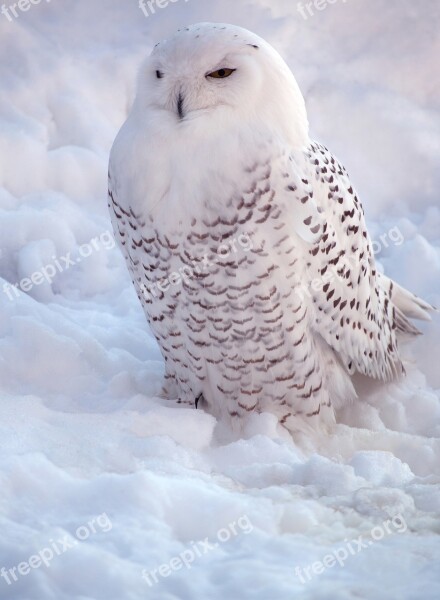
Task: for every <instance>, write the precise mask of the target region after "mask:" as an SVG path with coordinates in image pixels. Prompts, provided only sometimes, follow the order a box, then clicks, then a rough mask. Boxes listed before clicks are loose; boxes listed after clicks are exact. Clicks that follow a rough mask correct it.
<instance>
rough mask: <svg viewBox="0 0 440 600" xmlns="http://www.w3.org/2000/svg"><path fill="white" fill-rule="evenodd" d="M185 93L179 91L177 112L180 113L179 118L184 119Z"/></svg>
mask: <svg viewBox="0 0 440 600" xmlns="http://www.w3.org/2000/svg"><path fill="white" fill-rule="evenodd" d="M183 101H184V98H183V95H182V92H179V96H178V98H177V114H178V115H179V119H180V120H182V119H183V118H184V116H185V113H184V112H183Z"/></svg>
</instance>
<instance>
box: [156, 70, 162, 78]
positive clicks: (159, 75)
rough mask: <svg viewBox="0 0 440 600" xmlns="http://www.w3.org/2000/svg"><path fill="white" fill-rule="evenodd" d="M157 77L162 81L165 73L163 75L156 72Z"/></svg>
mask: <svg viewBox="0 0 440 600" xmlns="http://www.w3.org/2000/svg"><path fill="white" fill-rule="evenodd" d="M156 77H157V78H158V79H162V77H163V73H162V72H161V71H156Z"/></svg>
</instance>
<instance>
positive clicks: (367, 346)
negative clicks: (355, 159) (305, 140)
mask: <svg viewBox="0 0 440 600" xmlns="http://www.w3.org/2000/svg"><path fill="white" fill-rule="evenodd" d="M293 161H294V164H296V165H297V166H298V165H300V173H301V176H300V180H298V181H297V184H296V185H297V187H298V192H299V195H298V194H297V198H296V201H297V205H298V203H301V202H302V203H303V205H305V206H308V207H309V209H310V213H311V215H310V216H309V217H306V220H305V223H306V224H307V223H309V222H310V221H312V222H316V223H319V231H318V234H319V239H317V240H315V241H311V242H310V241H309V242H307V240H306V239H305V237H304V235H302V232H301V231H300V230H298V231H297V233H298V235H299V236H300V237H301V238H302V241H303V243H304V246H305V252H306V256H307V260H306V265H307V270H306V273H307V279H308V281H307V288H308V289H307V290H306V293H307V295H308V298H307V300H308V302H309V303H310V304H311V305H312V307H313V308H312V314H313V323H312V326H313V327H314V329H315V331H316V333H317V334H319V335H320V336H321V337H322V338H323V339H324V340H325V341H326V342H327V344H329V345H330V346H331V347H332V348H333V350H335V351H336V352H337V353H338V355H339V357H340V358H341V361H342V363H343V364H344V365H345V367H346V369H347V371H348V372H349V373H354V372H356V371H357V372H360V373H363V374H364V375H368V376H370V377H374V378H377V379H381V380H390V379H392V378H394V377H395V376H396V375H397V374H399V373H401V372H402V370H403V366H402V362H401V359H400V357H399V352H398V346H397V332H399V331H400V332H405V333H410V334H416V333H418V331H417V329H416V328H415V327H414V326H413V325H412V324H411V323H410V322H409V321H408V319H407V318H406V316H405V314H404V313H403V312H402V310H401V309H400V308H399V304H401V303H399V302H397V303H394V302H393V285H394V284H393V282H391V280H389V279H387V278H386V277H384V276H382V275H381V274H380V273H378V272H377V269H376V265H375V259H374V253H373V248H372V243H371V240H370V238H369V235H368V232H367V228H366V224H365V219H364V212H363V209H362V205H361V203H360V201H359V199H358V197H357V195H356V192H355V190H354V188H353V186H352V185H351V183H350V179H349V176H348V173H347V171H346V170H345V169H344V167H343V166H342V165H341V164H340V163H339V162H338V161H337V160H336V159H335V158H334V157H333V156H332V154H331V153H330V152H329V151H328V150H327V148H325V147H324V146H321V145H320V144H318V143H312V144H311V145H310V146H309V147H308V148H307V150H306V151H305V153H304V154H303V155H302V157H299V156H298V154H296V155H294V156H293ZM301 226H302V224H301ZM317 226H318V225H316V226H315V231H316V228H317ZM398 289H399V290H400V292H403V293H405V294H406V300H407V301H408V302H409V303H410V304H411V305H414V303H415V302H417V299H416V298H415V297H414V296H412V294H410V293H409V292H406V291H405V290H402V288H398ZM400 292H399V293H400ZM422 304H424V303H422ZM419 307H420V303H419ZM427 307H428V305H426V304H425V305H424V306H423V308H422V310H421V313H423V312H424V310H423V309H425V310H426V308H427ZM407 314H408V315H410V313H409V312H407Z"/></svg>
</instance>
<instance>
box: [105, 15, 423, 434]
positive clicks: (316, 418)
mask: <svg viewBox="0 0 440 600" xmlns="http://www.w3.org/2000/svg"><path fill="white" fill-rule="evenodd" d="M109 207H110V213H111V217H112V222H113V226H114V231H115V234H116V238H117V240H118V242H119V244H120V246H121V248H122V251H123V253H124V256H125V259H126V262H127V265H128V268H129V270H130V274H131V277H132V280H133V283H134V285H135V288H136V291H137V294H138V296H139V299H140V301H141V303H142V305H143V308H144V310H145V314H146V316H147V319H148V321H149V324H150V326H151V329H152V331H153V333H154V335H155V337H156V339H157V342H158V344H159V346H160V349H161V351H162V354H163V357H164V360H165V370H166V375H165V384H164V394H166V395H167V397H169V398H175V399H178V401H179V402H181V403H186V404H189V405H193V406H195V407H197V406H202V407H203V408H204V409H205V410H207V411H208V412H210V413H211V414H213V415H214V416H215V417H217V418H218V419H220V420H222V421H223V422H226V423H228V424H230V425H231V427H232V428H234V429H236V428H238V429H239V428H240V425H241V424H243V422H244V421H243V419H244V418H245V417H246V416H248V415H249V414H250V413H253V412H257V413H262V412H270V413H272V414H274V415H276V417H277V418H278V421H279V423H281V424H282V425H284V426H285V427H286V428H287V429H288V430H290V431H292V432H295V431H299V430H303V427H306V429H309V426H310V425H311V426H312V427H314V428H316V427H317V426H321V425H326V424H330V423H332V422H333V421H334V418H335V417H334V409H335V408H338V407H340V406H342V405H343V404H344V403H346V402H349V401H351V400H353V399H354V398H355V397H356V392H355V389H354V385H353V381H352V376H353V375H354V374H355V373H360V374H363V375H365V376H368V377H372V378H375V379H379V380H383V381H387V380H390V379H393V378H395V377H397V376H399V375H400V374H402V372H403V365H402V359H401V356H400V355H399V340H400V338H401V336H403V335H404V334H409V335H415V334H416V333H418V331H417V329H416V328H415V327H414V326H413V325H412V324H411V323H410V321H409V320H408V317H414V318H420V319H429V315H428V312H429V310H431V307H430V306H429V305H428V304H426V303H425V302H423V301H422V300H420V299H418V298H416V297H415V296H413V295H412V294H411V293H410V292H407V291H406V290H404V289H403V288H401V287H399V286H398V285H397V284H396V283H394V282H393V281H391V280H390V279H388V278H387V277H385V276H384V275H382V274H380V273H379V272H378V271H377V269H376V266H375V261H374V256H373V251H372V243H371V240H370V237H369V235H368V233H367V230H366V226H365V220H364V213H363V209H362V206H361V203H360V201H359V199H358V196H357V194H356V191H355V190H354V187H353V185H352V183H351V182H350V179H349V177H348V174H347V171H346V170H345V169H344V167H343V166H342V165H341V164H340V163H339V162H338V160H337V159H336V158H335V157H334V156H333V155H332V154H331V153H330V152H329V151H328V150H327V148H325V147H324V146H323V145H321V144H319V143H317V142H314V141H311V140H310V138H309V134H308V121H307V114H306V109H305V103H304V100H303V97H302V95H301V92H300V90H299V87H298V85H297V83H296V80H295V78H294V76H293V75H292V73H291V71H290V69H289V68H288V66H287V65H286V63H285V62H284V61H283V59H282V58H281V56H280V55H279V54H278V53H277V52H276V51H275V50H274V49H273V48H272V47H271V46H270V45H269V44H268V43H267V42H265V41H264V40H262V39H261V38H259V37H258V36H256V35H255V34H253V33H251V32H249V31H247V30H245V29H242V28H239V27H236V26H232V25H223V24H212V23H202V24H197V25H193V26H191V27H188V28H185V29H182V30H179V31H178V32H177V33H176V34H175V35H174V36H173V37H171V38H170V39H167V40H165V41H163V42H161V43H159V44H157V45H156V46H155V48H154V50H153V52H152V54H151V56H150V57H149V58H148V59H147V60H146V62H145V64H144V65H143V67H142V68H141V71H140V74H139V83H138V92H137V96H136V100H135V102H134V106H133V108H132V111H131V113H130V115H129V117H128V119H127V121H126V122H125V124H124V125H123V127H122V129H121V131H120V132H119V134H118V136H117V138H116V141H115V143H114V145H113V148H112V151H111V156H110V167H109Z"/></svg>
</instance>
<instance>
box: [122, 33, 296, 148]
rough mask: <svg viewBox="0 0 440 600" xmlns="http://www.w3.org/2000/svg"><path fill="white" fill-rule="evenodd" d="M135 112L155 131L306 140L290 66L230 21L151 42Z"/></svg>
mask: <svg viewBox="0 0 440 600" xmlns="http://www.w3.org/2000/svg"><path fill="white" fill-rule="evenodd" d="M134 111H135V112H136V115H137V122H138V123H140V122H142V120H143V121H144V122H145V123H146V124H147V128H149V129H150V130H151V129H153V130H154V131H155V132H156V133H159V135H160V134H161V133H163V132H164V131H166V132H167V135H173V134H176V135H177V136H180V137H182V136H185V137H186V138H187V137H188V135H187V134H188V133H189V132H191V133H192V134H193V136H192V137H193V138H194V137H195V135H196V133H197V135H198V136H199V138H201V139H202V140H203V141H205V140H206V139H207V138H215V139H219V138H220V137H221V135H222V132H225V133H226V135H231V134H234V133H236V132H242V133H245V134H246V132H249V131H252V132H254V131H258V132H259V133H260V132H261V130H263V135H264V136H265V137H274V136H276V137H279V138H280V139H282V140H283V141H285V142H286V143H288V144H289V145H290V146H291V147H295V146H300V145H303V144H305V143H306V142H307V139H308V122H307V115H306V110H305V105H304V100H303V97H302V94H301V92H300V90H299V87H298V85H297V83H296V80H295V78H294V76H293V74H292V72H291V71H290V69H289V67H288V66H287V64H286V63H285V62H284V60H283V59H282V58H281V56H280V55H279V54H278V52H276V50H274V49H273V48H272V46H270V44H268V43H267V42H265V41H264V40H263V39H261V38H260V37H258V36H257V35H255V34H254V33H252V32H250V31H248V30H246V29H242V28H241V27H237V26H235V25H222V24H215V23H199V24H196V25H192V26H191V27H187V28H185V29H183V30H181V31H179V32H178V33H177V34H176V35H174V36H173V37H171V38H170V39H168V40H164V41H163V42H160V43H159V44H157V45H156V46H155V48H154V50H153V52H152V53H151V56H149V57H148V59H147V60H146V62H145V63H144V65H143V68H142V69H141V72H140V77H139V85H138V95H137V99H136V102H135V107H134ZM150 133H151V132H150ZM180 134H182V136H181V135H180Z"/></svg>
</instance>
